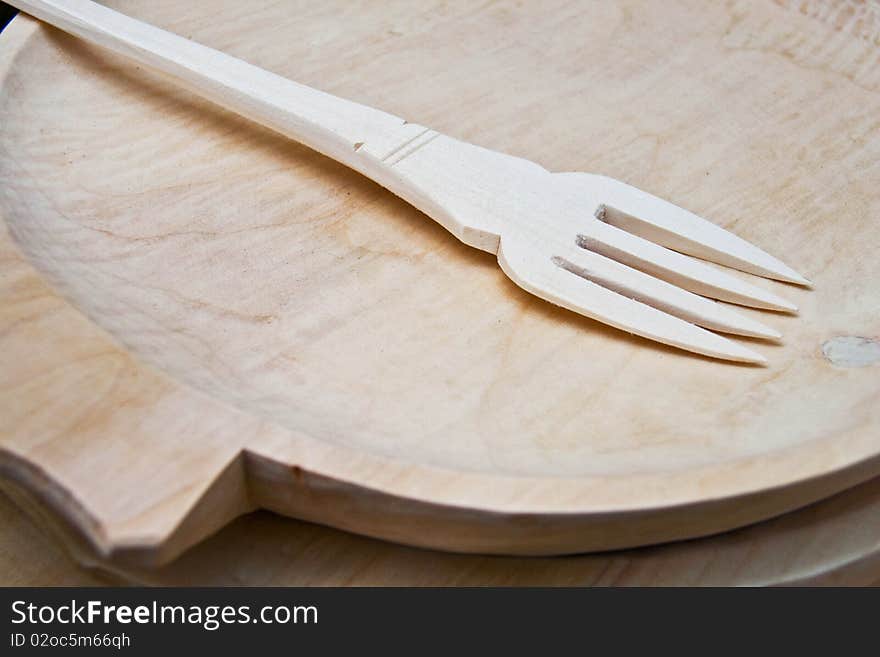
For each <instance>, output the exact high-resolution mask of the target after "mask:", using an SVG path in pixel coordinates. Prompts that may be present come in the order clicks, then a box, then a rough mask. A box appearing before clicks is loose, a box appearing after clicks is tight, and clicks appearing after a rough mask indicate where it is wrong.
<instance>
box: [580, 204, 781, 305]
mask: <svg viewBox="0 0 880 657" xmlns="http://www.w3.org/2000/svg"><path fill="white" fill-rule="evenodd" d="M578 244H580V246H581V247H582V248H585V249H589V250H591V251H595V252H596V253H600V254H602V255H605V256H607V257H609V258H613V259H614V260H617V261H618V262H622V263H624V264H626V265H629V266H631V267H634V268H636V269H640V270H641V271H644V272H646V273H648V274H651V275H652V276H656V277H657V278H662V279H663V280H665V281H669V282H670V283H674V284H675V285H677V286H679V287H682V288H684V289H686V290H690V291H691V292H694V293H696V294H701V295H703V296H706V297H711V298H713V299H721V300H722V301H729V302H731V303H736V304H739V305H742V306H751V307H754V308H764V309H768V310H780V311H785V312H796V311H797V306H795V305H794V304H793V303H791V302H789V301H787V300H785V299H783V298H782V297H780V296H777V295H775V294H773V293H772V292H769V291H767V290H763V289H761V288H759V287H757V286H755V285H752V284H751V283H747V282H746V281H743V280H741V279H740V278H737V277H736V276H732V275H731V274H728V273H726V272H724V271H721V270H719V269H717V268H715V267H712V266H711V265H708V264H706V263H705V262H702V261H700V260H697V259H696V258H692V257H690V256H686V255H682V254H681V253H678V252H677V251H672V250H670V249H667V248H666V247H663V246H660V245H658V244H654V243H653V242H649V241H648V240H645V239H642V238H641V237H638V236H636V235H630V234H629V233H627V232H626V231H624V230H621V229H619V228H616V227H615V226H612V225H610V224H606V223H604V222H601V221H591V222H589V223H588V224H587V225H586V226H585V227H584V234H580V235H578Z"/></svg>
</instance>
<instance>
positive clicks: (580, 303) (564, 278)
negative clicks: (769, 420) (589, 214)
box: [498, 240, 767, 364]
mask: <svg viewBox="0 0 880 657" xmlns="http://www.w3.org/2000/svg"><path fill="white" fill-rule="evenodd" d="M574 248H576V247H574ZM599 257H601V256H599ZM498 262H499V264H500V265H501V268H502V269H503V270H504V271H505V273H506V274H507V275H508V276H509V277H510V278H511V279H512V280H513V281H514V282H515V283H516V284H517V285H519V286H520V287H522V288H523V289H525V290H526V291H528V292H531V293H532V294H534V295H536V296H538V297H541V298H542V299H545V300H546V301H549V302H550V303H553V304H556V305H557V306H562V307H563V308H567V309H569V310H572V311H574V312H576V313H579V314H581V315H584V316H586V317H590V318H592V319H595V320H598V321H600V322H602V323H604V324H608V325H610V326H613V327H615V328H618V329H621V330H624V331H628V332H630V333H634V334H636V335H640V336H642V337H644V338H648V339H650V340H656V341H657V342H662V343H664V344H668V345H672V346H674V347H678V348H680V349H685V350H688V351H693V352H696V353H698V354H704V355H706V356H711V357H714V358H721V359H725V360H732V361H739V362H744V363H757V364H766V362H767V360H766V359H765V358H764V357H763V356H761V355H760V354H758V353H756V352H754V351H752V350H751V349H748V348H746V347H744V346H742V345H739V344H737V343H736V342H733V341H732V340H728V339H726V338H723V337H721V336H719V335H716V334H715V333H712V332H711V331H707V330H706V329H702V328H700V327H699V326H696V325H695V324H691V323H690V322H686V321H685V320H683V319H679V318H678V317H674V316H672V315H670V314H668V313H666V312H663V311H662V310H658V309H656V308H653V307H651V306H648V305H646V304H644V303H641V302H639V301H636V300H635V299H631V298H628V297H626V296H623V295H622V294H618V293H617V292H614V291H612V290H609V289H608V288H606V287H603V286H602V285H599V284H597V283H594V282H592V281H589V280H586V279H584V278H582V277H581V276H579V275H577V274H574V273H572V272H570V271H566V270H565V269H563V268H562V267H560V266H558V265H557V264H555V263H553V262H544V263H542V264H541V265H540V266H533V265H532V264H531V263H530V264H528V265H525V266H523V262H524V261H520V259H519V258H517V257H516V256H515V255H514V258H513V259H512V260H509V259H508V256H507V254H506V253H505V248H504V241H503V240H502V244H501V248H499V250H498ZM525 262H527V261H525ZM621 266H623V265H621Z"/></svg>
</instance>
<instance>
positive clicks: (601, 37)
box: [0, 2, 880, 562]
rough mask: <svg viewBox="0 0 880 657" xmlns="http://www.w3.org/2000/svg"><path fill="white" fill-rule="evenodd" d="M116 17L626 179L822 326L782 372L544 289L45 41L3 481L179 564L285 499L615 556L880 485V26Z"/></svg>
mask: <svg viewBox="0 0 880 657" xmlns="http://www.w3.org/2000/svg"><path fill="white" fill-rule="evenodd" d="M111 4H114V5H119V6H121V7H122V8H123V9H124V10H125V11H126V12H128V13H129V14H131V15H133V16H136V17H139V18H143V19H145V20H147V21H150V22H152V23H155V24H157V25H160V26H162V27H167V28H170V29H173V30H175V31H177V32H179V33H181V34H184V35H187V36H192V37H193V38H195V39H197V40H198V41H201V42H203V43H206V44H208V45H210V46H213V47H217V48H220V49H223V50H225V51H227V52H230V53H232V54H235V55H238V56H242V57H244V58H246V59H248V60H250V61H252V62H254V63H256V64H258V65H261V66H263V67H265V68H268V69H271V70H274V71H277V72H279V73H282V74H284V75H287V76H289V77H291V78H294V79H296V80H298V81H300V82H304V83H306V84H311V85H313V86H317V87H320V88H323V89H325V90H327V91H330V92H333V93H337V94H340V95H343V96H346V97H349V98H354V99H356V100H360V101H363V102H366V103H368V104H371V105H375V106H378V107H381V108H383V109H387V110H390V111H392V112H394V113H395V114H398V115H401V116H406V117H408V118H410V119H412V120H414V121H418V122H419V123H422V124H425V125H430V126H432V127H434V128H437V129H439V130H441V131H444V132H448V133H451V134H453V135H454V136H456V137H460V138H463V139H466V140H469V141H474V142H477V143H480V144H482V145H485V146H488V147H491V148H495V149H498V150H502V151H507V152H511V153H513V154H516V155H522V156H525V157H528V158H530V159H534V160H536V161H539V162H541V163H543V164H544V165H546V166H548V167H549V168H550V169H552V170H589V171H598V172H601V173H605V174H608V175H611V176H614V177H616V178H620V179H623V180H626V181H627V182H630V183H632V184H635V185H636V186H638V187H641V188H644V189H646V190H648V191H651V192H653V193H656V194H659V195H661V196H664V197H667V198H670V199H673V200H675V201H676V202H678V203H680V204H681V205H683V206H685V207H688V208H689V209H692V210H694V211H696V212H698V213H700V214H702V215H704V216H708V217H711V218H713V219H714V220H716V221H717V222H718V223H720V224H722V225H724V226H725V227H728V228H732V229H734V230H735V231H736V232H737V233H738V234H740V235H742V236H743V237H745V238H746V239H749V240H751V241H753V242H755V243H757V244H759V245H761V246H762V247H764V248H766V249H767V250H768V251H770V252H771V253H775V254H777V255H780V256H782V257H784V258H785V260H786V261H788V262H790V263H791V264H792V265H793V266H795V267H796V268H797V269H799V270H800V271H802V272H803V273H805V274H806V275H807V276H809V277H810V278H811V279H812V280H813V281H814V282H815V286H816V289H815V290H812V291H806V290H799V289H795V288H785V286H782V285H781V284H778V285H777V284H773V283H769V282H767V283H765V284H766V285H768V286H773V287H774V288H777V291H779V292H784V294H785V295H786V296H788V297H789V298H791V299H792V300H794V301H795V302H796V303H798V304H799V305H800V307H801V313H800V316H798V317H787V316H779V315H772V314H767V313H763V315H764V316H763V317H762V319H763V320H764V321H765V322H767V323H769V324H771V325H773V326H776V327H778V328H779V329H780V330H781V331H782V332H783V333H784V334H785V339H784V342H783V344H781V345H779V346H768V345H759V346H758V348H759V349H760V350H761V351H763V352H764V353H765V354H767V355H768V357H769V358H770V366H769V367H767V368H750V367H738V366H732V365H726V364H721V363H718V362H716V361H712V360H709V359H703V358H699V357H695V356H691V355H688V354H685V353H680V352H678V351H675V350H672V349H666V348H663V347H659V346H657V345H654V344H651V343H649V342H646V341H644V340H640V339H636V338H633V337H630V336H627V335H625V334H622V333H620V332H617V331H614V330H611V329H606V328H605V327H603V326H600V325H598V324H596V323H594V322H591V321H588V320H585V319H581V318H578V317H576V316H574V315H572V314H571V313H568V312H565V311H563V310H559V309H555V308H553V307H550V306H549V305H547V304H545V303H543V302H540V301H538V300H535V299H533V298H531V297H530V296H529V295H527V294H526V293H523V292H521V291H520V290H519V289H518V288H516V287H515V286H514V285H513V284H512V283H510V282H509V281H508V280H507V279H506V278H505V277H504V275H503V274H502V273H501V272H500V271H499V270H498V268H497V266H496V265H495V263H494V261H493V259H492V258H491V256H488V255H486V254H482V253H478V252H475V251H473V250H472V249H468V248H466V247H464V246H462V245H461V244H459V243H457V242H456V241H455V240H454V239H452V238H451V237H449V236H448V235H447V234H446V233H445V232H444V231H443V230H442V229H441V228H440V227H439V226H437V225H435V224H434V223H432V222H431V221H429V220H427V219H426V218H425V217H423V216H421V215H420V214H419V213H418V212H416V211H415V210H413V209H411V208H410V207H408V206H407V205H405V204H404V203H402V202H400V201H399V200H397V199H396V198H394V197H393V196H391V195H390V194H388V193H386V192H384V191H383V190H381V189H380V188H378V187H376V186H375V185H373V184H372V183H370V182H368V181H366V180H364V179H362V178H360V177H359V176H357V175H356V174H354V173H352V172H350V171H347V170H346V169H344V168H342V167H341V166H338V165H336V164H335V163H333V162H330V161H328V160H327V159H325V158H322V157H321V156H318V155H316V154H314V153H312V152H309V151H308V150H306V149H304V148H302V147H299V146H297V145H296V144H292V143H290V142H287V141H284V140H281V139H278V138H277V137H275V136H274V135H272V134H270V133H268V132H266V131H263V130H261V129H259V128H256V127H254V126H252V125H250V124H249V123H247V122H245V121H242V120H240V119H238V118H236V117H234V116H231V115H229V114H227V113H224V112H222V111H220V110H217V109H215V108H213V107H211V106H209V105H207V104H205V103H202V102H200V101H198V100H196V99H194V98H192V97H191V96H189V95H187V94H185V93H183V92H179V91H176V90H175V89H174V87H173V86H171V85H169V84H168V83H167V82H165V81H163V80H161V79H158V78H157V77H155V76H153V75H151V74H149V73H147V72H145V71H142V70H139V69H136V68H135V67H133V66H130V65H128V64H127V63H125V62H124V61H122V60H119V59H116V58H114V57H111V56H108V55H106V54H105V53H103V52H99V51H97V50H94V49H92V48H90V47H88V46H85V45H83V44H81V43H79V42H77V41H75V40H73V39H71V38H68V37H66V36H63V35H61V34H59V33H57V32H55V31H53V30H50V29H47V28H43V27H40V26H38V25H37V24H35V23H34V22H33V21H31V20H29V19H27V18H24V17H19V18H16V19H15V20H14V21H13V22H12V24H11V25H10V26H9V27H8V28H7V29H6V30H5V31H4V33H3V34H2V36H0V81H2V82H0V89H2V92H0V125H2V126H3V130H2V132H0V212H2V216H3V217H4V219H5V223H6V226H7V228H8V230H9V233H10V234H11V236H12V237H13V238H14V240H15V242H16V244H17V249H18V250H14V249H13V248H12V247H11V245H10V244H9V243H8V242H4V243H3V245H2V254H3V255H2V257H3V262H4V266H3V273H2V280H0V285H2V289H3V291H2V295H3V298H4V300H6V302H5V303H4V305H3V307H2V318H0V321H2V327H3V332H2V338H0V339H2V341H3V343H2V348H0V376H2V378H3V386H2V394H0V423H2V425H0V440H2V445H3V453H2V455H3V458H2V464H0V468H2V472H3V473H4V474H6V476H8V477H10V478H11V479H13V480H15V481H16V482H18V483H19V484H21V485H23V486H25V487H27V488H29V489H30V490H33V491H35V493H36V494H38V495H40V496H41V497H42V498H43V500H44V501H46V502H48V503H49V504H50V505H51V506H52V508H54V509H56V511H57V512H59V513H61V514H63V515H65V517H67V518H68V519H69V520H71V521H72V522H73V523H74V524H75V526H77V527H78V528H79V530H80V531H81V532H82V533H83V535H84V536H85V537H86V538H87V539H88V540H89V541H91V542H92V543H93V544H94V545H95V547H97V548H98V549H99V550H101V551H102V552H103V553H105V554H108V555H113V556H114V557H115V558H119V559H131V560H135V561H138V562H160V561H163V560H167V559H169V558H171V557H172V556H174V555H176V554H178V553H179V552H180V551H181V550H182V549H183V548H184V547H186V546H187V545H189V544H191V543H193V542H195V541H197V540H199V539H201V538H202V537H204V536H205V535H206V534H208V533H210V532H212V531H214V530H215V529H217V528H218V527H220V526H222V525H223V524H225V523H226V522H227V521H228V520H229V519H230V518H232V517H234V516H236V515H238V514H240V513H242V512H243V511H245V510H248V509H251V508H254V507H265V508H268V509H272V510H276V511H279V512H281V513H285V514H289V515H294V516H298V517H301V518H305V519H309V520H315V521H318V522H321V523H325V524H329V525H334V526H337V527H342V528H346V529H351V530H353V531H356V532H361V533H365V534H369V535H372V536H379V537H384V538H389V539H392V540H396V541H401V542H405V543H411V544H418V545H426V546H432V547H438V548H443V549H451V550H461V551H485V552H500V553H512V554H549V553H560V552H572V551H580V550H596V549H610V548H617V547H623V546H631V545H638V544H646V543H652V542H658V541H666V540H670V539H674V538H683V537H690V536H697V535H703V534H709V533H713V532H717V531H721V530H724V529H729V528H731V527H735V526H739V525H743V524H747V523H750V522H753V521H755V520H758V519H761V518H766V517H768V516H771V515H775V514H779V513H781V512H783V511H786V510H788V509H792V508H795V507H797V506H801V505H804V504H807V503H809V502H811V501H814V500H816V499H820V498H822V497H825V496H827V495H829V494H831V493H833V492H835V491H838V490H840V489H842V488H845V487H848V486H851V485H853V484H855V483H857V482H859V481H862V480H865V479H866V478H868V477H870V476H871V475H873V474H876V473H877V472H878V471H880V432H878V431H877V426H878V423H877V422H878V416H880V404H878V403H877V402H878V399H880V377H878V371H880V370H878V366H877V364H876V360H877V359H876V356H875V354H876V351H877V349H878V344H877V342H876V339H875V338H876V337H877V336H878V335H880V317H878V313H877V309H878V307H880V290H878V288H877V285H876V280H877V276H878V269H880V264H878V261H877V258H876V256H875V254H876V252H877V249H878V247H880V231H877V230H876V224H877V220H876V217H877V215H878V211H880V200H878V197H877V194H876V190H877V188H878V183H880V168H878V164H877V163H878V161H880V157H878V156H880V140H878V139H877V138H876V133H877V122H876V117H877V116H878V110H880V95H878V93H877V91H878V90H880V49H878V48H877V46H876V41H875V39H873V38H871V36H870V35H869V36H868V37H865V36H864V35H861V36H854V35H853V34H852V33H851V32H848V31H846V30H843V29H841V30H837V29H835V25H833V24H831V25H829V24H826V23H823V22H821V21H818V20H815V19H813V18H812V17H810V16H808V15H802V14H800V13H798V12H794V11H791V10H788V9H786V8H784V7H779V6H775V5H771V4H768V3H763V2H755V3H748V2H745V3H738V4H736V5H735V6H733V7H704V6H701V8H700V11H695V10H694V8H693V7H689V6H687V4H686V3H682V4H666V3H664V5H663V6H662V8H661V7H660V5H659V4H657V3H643V4H639V3H629V2H623V3H620V4H618V5H610V4H602V5H600V6H590V7H589V8H582V7H578V6H576V5H571V4H560V5H559V6H551V5H541V7H538V6H537V5H530V4H525V5H524V6H514V5H510V6H494V5H492V6H488V7H484V8H481V9H475V8H473V7H472V5H471V4H470V3H461V4H454V3H453V4H449V3H443V4H437V5H431V6H428V5H420V6H419V7H413V6H411V5H409V4H408V3H401V4H399V5H389V4H386V3H382V4H381V5H377V4H375V3H369V2H364V3H362V4H357V5H352V4H351V3H340V4H334V3H322V4H321V5H320V6H319V7H316V6H309V7H307V8H297V9H296V10H293V9H292V8H291V7H290V6H289V5H287V4H277V3H268V4H260V3H254V5H253V6H249V7H247V8H242V7H241V6H240V3H236V2H228V3H221V2H211V3H207V2H193V3H185V4H182V3H173V2H157V3H133V2H119V3H111ZM859 26H860V29H862V27H863V23H859ZM572 122H574V125H577V126H579V128H578V130H577V131H575V132H573V131H572V129H571V125H572ZM20 254H23V256H22V255H20ZM754 312H758V311H754Z"/></svg>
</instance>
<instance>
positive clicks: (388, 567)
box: [0, 478, 880, 586]
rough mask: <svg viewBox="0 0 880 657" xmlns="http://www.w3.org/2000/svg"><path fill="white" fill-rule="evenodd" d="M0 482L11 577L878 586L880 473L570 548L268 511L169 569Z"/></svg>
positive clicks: (231, 582)
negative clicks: (394, 536)
mask: <svg viewBox="0 0 880 657" xmlns="http://www.w3.org/2000/svg"><path fill="white" fill-rule="evenodd" d="M0 489H2V490H3V492H4V493H8V494H9V495H10V496H11V498H12V499H10V498H9V497H7V495H0V582H3V583H4V584H5V585H12V586H96V585H102V584H107V583H132V584H138V585H149V586H780V585H781V586H790V585H811V586H815V585H820V586H826V585H833V586H867V585H880V513H878V511H880V479H876V478H875V479H873V480H871V481H870V482H867V483H864V484H861V485H859V486H856V487H855V488H852V489H850V490H848V491H845V492H843V493H839V494H838V495H834V496H832V497H830V498H828V499H826V500H822V502H818V503H816V504H813V505H810V506H808V507H806V508H804V509H799V510H797V511H792V512H791V513H786V514H785V515H783V516H781V517H779V518H774V519H772V520H767V521H765V522H762V523H758V524H756V525H752V526H750V527H745V528H742V529H738V530H735V531H732V532H726V533H723V534H720V535H718V536H710V537H706V538H701V539H697V540H693V541H680V542H677V543H671V544H668V545H662V546H651V547H643V548H637V549H633V550H624V551H617V552H605V553H601V554H587V555H569V556H565V557H544V558H540V557H501V556H485V555H470V554H467V555H466V554H441V553H438V552H435V551H433V550H421V549H417V548H410V547H405V546H401V545H394V544H392V543H387V542H385V541H377V540H375V539H371V538H365V537H363V536H356V535H354V534H349V533H347V532H341V531H338V530H336V529H331V528H328V527H321V526H319V525H315V524H312V523H306V522H300V521H296V520H291V519H290V518H283V517H281V516H277V515H275V514H271V513H267V512H265V511H259V512H256V513H249V514H246V515H244V516H242V517H240V518H238V519H236V520H235V521H233V522H231V523H230V524H229V525H227V526H226V527H224V528H223V529H222V530H221V531H219V532H218V533H217V534H215V535H214V536H212V537H211V538H210V539H208V540H205V541H203V542H202V543H200V544H199V545H197V546H195V547H193V548H191V549H189V550H187V551H186V552H185V553H184V554H183V555H181V556H180V557H179V558H178V559H176V560H175V561H173V562H171V563H169V564H166V565H164V566H162V567H159V568H145V567H143V566H139V565H137V564H120V563H117V562H115V561H113V560H109V559H107V558H104V557H102V556H101V555H98V554H95V552H94V550H93V549H92V548H91V546H89V545H86V544H83V542H82V540H81V538H80V537H79V536H78V535H77V532H76V531H73V532H71V531H70V527H69V526H67V525H66V524H64V523H60V522H59V520H63V518H59V517H58V516H57V515H56V514H54V513H51V512H47V510H46V509H45V508H43V506H42V505H41V504H39V503H35V501H34V499H33V497H32V496H31V495H30V494H29V493H28V491H25V490H22V489H20V488H16V487H14V485H11V484H10V482H8V481H0ZM13 500H14V501H15V504H13ZM23 511H24V512H23Z"/></svg>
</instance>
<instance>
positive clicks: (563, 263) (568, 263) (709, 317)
mask: <svg viewBox="0 0 880 657" xmlns="http://www.w3.org/2000/svg"><path fill="white" fill-rule="evenodd" d="M554 263H555V264H557V265H558V266H560V267H562V268H563V269H567V270H568V271H570V272H572V273H574V274H577V275H578V276H581V277H583V278H585V279H587V280H588V281H592V282H593V283H597V284H599V285H601V286H602V287H605V288H608V289H609V290H612V291H614V292H617V293H619V294H622V295H623V296H626V297H629V298H632V299H635V300H636V301H640V302H642V303H644V304H646V305H648V306H653V307H654V308H656V309H657V310H662V311H663V312H666V313H669V314H670V315H675V316H676V317H678V318H679V319H683V320H685V321H687V322H691V323H693V324H696V325H698V326H702V327H703V328H707V329H712V330H714V331H721V332H723V333H734V334H736V335H746V336H749V337H755V338H770V339H772V340H778V339H779V338H781V337H782V335H781V334H780V333H779V332H778V331H776V330H775V329H772V328H770V327H768V326H764V325H763V324H761V323H760V322H758V321H755V320H753V319H750V318H748V317H746V316H744V315H742V314H740V313H738V312H735V311H734V310H732V309H730V308H729V307H726V306H724V305H722V304H718V303H715V302H714V301H712V300H711V299H706V298H705V297H701V296H699V295H697V294H694V293H692V292H688V291H687V290H683V289H682V288H680V287H677V286H675V285H673V284H671V283H667V282H666V281H663V280H660V279H659V278H655V277H653V276H651V275H649V274H646V273H644V272H641V271H639V270H637V269H633V268H632V267H628V266H627V265H624V264H621V263H620V262H617V261H615V260H612V259H610V258H606V257H605V256H603V255H601V254H598V253H593V252H592V251H587V250H585V249H581V248H577V247H576V246H572V248H570V249H568V250H567V251H566V252H565V253H560V254H559V256H557V257H556V258H554Z"/></svg>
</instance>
